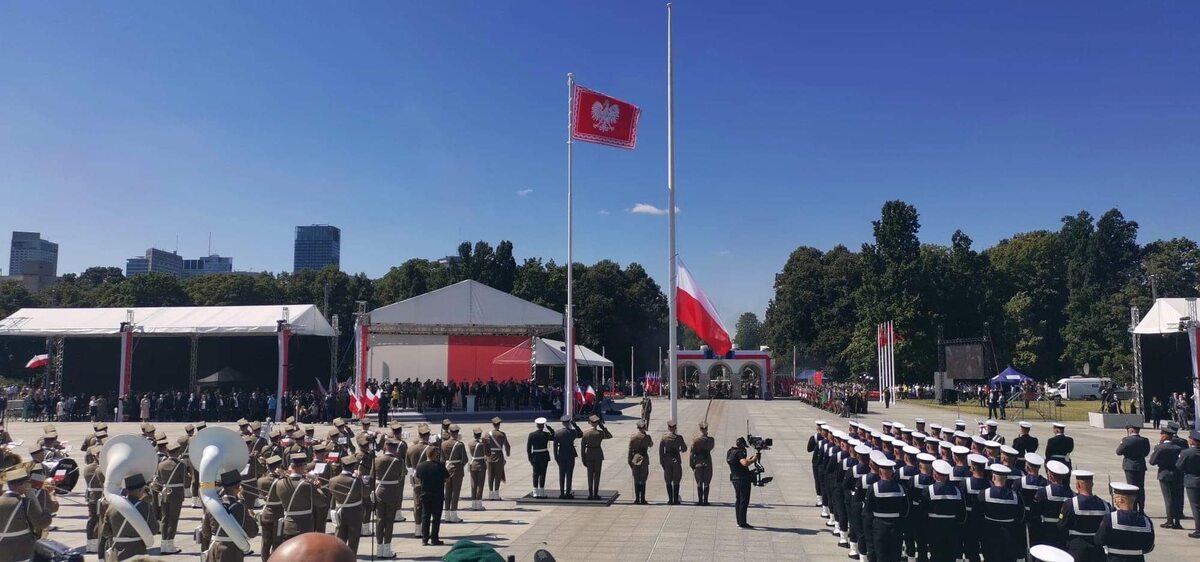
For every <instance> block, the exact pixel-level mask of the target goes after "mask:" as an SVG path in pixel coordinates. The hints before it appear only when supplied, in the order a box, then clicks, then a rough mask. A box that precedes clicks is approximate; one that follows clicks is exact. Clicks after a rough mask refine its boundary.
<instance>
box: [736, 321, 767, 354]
mask: <svg viewBox="0 0 1200 562" xmlns="http://www.w3.org/2000/svg"><path fill="white" fill-rule="evenodd" d="M734 330H735V334H734V336H733V343H734V345H736V346H737V348H738V349H758V348H759V346H761V345H762V342H763V337H762V323H761V322H759V321H758V315H757V314H754V313H753V312H743V313H742V314H741V316H738V319H737V324H736V326H735V328H734Z"/></svg>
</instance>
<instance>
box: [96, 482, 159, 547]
mask: <svg viewBox="0 0 1200 562" xmlns="http://www.w3.org/2000/svg"><path fill="white" fill-rule="evenodd" d="M124 486H125V497H126V498H127V499H128V500H129V503H131V504H133V508H134V509H136V510H137V512H138V513H139V514H141V516H142V518H143V519H145V520H146V524H147V525H148V526H149V527H150V532H151V533H155V534H157V533H158V520H157V519H155V518H154V517H151V516H150V513H151V511H150V505H149V504H147V503H146V502H145V501H143V500H144V494H145V491H146V479H145V478H144V477H142V475H141V474H133V475H131V476H129V477H127V478H125V482H124ZM104 534H105V535H106V536H108V537H110V540H111V541H112V546H110V547H109V548H110V549H111V550H112V551H113V553H114V554H115V555H116V558H117V560H118V562H119V561H121V560H128V559H130V558H133V557H134V556H138V555H143V554H146V550H147V545H146V543H144V542H142V537H141V536H140V535H138V532H137V530H135V529H134V528H133V525H130V524H129V523H128V522H127V521H126V520H125V516H124V515H121V512H120V511H117V510H116V509H109V510H107V511H106V512H105V514H104Z"/></svg>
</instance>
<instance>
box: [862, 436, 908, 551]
mask: <svg viewBox="0 0 1200 562" xmlns="http://www.w3.org/2000/svg"><path fill="white" fill-rule="evenodd" d="M875 464H876V465H877V466H878V467H879V481H878V482H876V483H874V484H872V485H871V487H870V488H869V489H868V490H867V495H866V500H865V501H864V503H863V511H865V512H868V513H870V514H871V521H872V523H871V527H872V528H871V544H872V548H871V553H872V558H871V560H872V562H899V561H900V558H901V552H900V548H901V544H900V541H901V538H902V537H901V534H900V521H901V519H902V518H904V517H906V516H907V515H908V498H906V497H905V496H904V488H902V487H901V486H900V483H899V482H897V481H896V480H895V468H896V462H895V461H892V460H890V459H887V458H877V459H875Z"/></svg>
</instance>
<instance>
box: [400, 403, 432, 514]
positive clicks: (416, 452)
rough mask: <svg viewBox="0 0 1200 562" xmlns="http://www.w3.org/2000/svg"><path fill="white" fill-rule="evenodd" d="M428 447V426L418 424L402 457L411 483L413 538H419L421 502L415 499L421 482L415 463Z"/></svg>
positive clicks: (421, 458)
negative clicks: (415, 435) (417, 476)
mask: <svg viewBox="0 0 1200 562" xmlns="http://www.w3.org/2000/svg"><path fill="white" fill-rule="evenodd" d="M428 446H429V425H428V424H424V423H422V424H420V425H418V426H417V438H416V439H414V440H413V442H412V444H410V445H409V446H408V452H407V453H405V455H404V463H405V466H406V467H407V469H408V470H407V472H408V478H409V480H410V482H411V483H412V493H413V522H414V525H416V530H415V531H413V536H414V537H420V536H421V514H422V512H423V510H422V509H421V502H420V501H417V499H416V498H419V497H421V481H420V480H418V479H417V478H416V473H417V471H416V467H417V463H419V462H421V461H422V460H424V458H425V456H424V455H425V448H426V447H428Z"/></svg>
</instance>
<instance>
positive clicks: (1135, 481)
mask: <svg viewBox="0 0 1200 562" xmlns="http://www.w3.org/2000/svg"><path fill="white" fill-rule="evenodd" d="M1139 423H1140V422H1139ZM1125 430H1126V431H1127V432H1128V433H1129V434H1128V435H1126V436H1125V438H1124V439H1122V440H1121V442H1120V443H1119V444H1118V445H1117V455H1118V456H1121V457H1125V460H1123V461H1121V469H1122V470H1124V471H1125V482H1126V483H1129V484H1132V485H1134V486H1137V489H1138V498H1137V509H1138V511H1145V509H1146V491H1145V488H1146V457H1147V456H1149V455H1150V440H1149V439H1146V438H1145V437H1142V427H1141V425H1132V424H1131V425H1127V426H1125Z"/></svg>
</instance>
